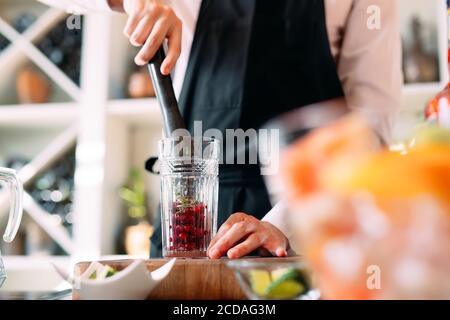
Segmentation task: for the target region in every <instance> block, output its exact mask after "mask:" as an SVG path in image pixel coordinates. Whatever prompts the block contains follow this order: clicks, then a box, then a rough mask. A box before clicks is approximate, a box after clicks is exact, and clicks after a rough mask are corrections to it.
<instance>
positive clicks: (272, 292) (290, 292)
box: [265, 279, 305, 300]
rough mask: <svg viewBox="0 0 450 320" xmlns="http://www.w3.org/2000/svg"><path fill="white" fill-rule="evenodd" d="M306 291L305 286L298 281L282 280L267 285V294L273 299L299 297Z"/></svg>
mask: <svg viewBox="0 0 450 320" xmlns="http://www.w3.org/2000/svg"><path fill="white" fill-rule="evenodd" d="M304 291H305V287H304V286H303V285H302V284H301V283H300V282H298V281H295V280H293V279H291V280H282V281H275V282H273V283H272V284H271V285H270V286H269V287H267V289H266V292H265V296H266V297H269V298H271V299H280V300H281V299H292V298H295V297H298V296H299V295H300V294H301V293H302V292H304Z"/></svg>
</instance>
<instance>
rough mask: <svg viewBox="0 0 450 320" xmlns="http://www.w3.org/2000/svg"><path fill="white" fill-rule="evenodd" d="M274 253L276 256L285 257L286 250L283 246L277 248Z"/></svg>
mask: <svg viewBox="0 0 450 320" xmlns="http://www.w3.org/2000/svg"><path fill="white" fill-rule="evenodd" d="M275 253H276V255H277V256H278V257H286V256H287V252H286V250H285V249H283V248H278V249H277V251H276V252H275Z"/></svg>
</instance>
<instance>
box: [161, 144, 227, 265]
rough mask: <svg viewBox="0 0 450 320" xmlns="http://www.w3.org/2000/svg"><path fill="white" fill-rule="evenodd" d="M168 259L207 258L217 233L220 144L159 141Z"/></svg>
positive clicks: (163, 214)
mask: <svg viewBox="0 0 450 320" xmlns="http://www.w3.org/2000/svg"><path fill="white" fill-rule="evenodd" d="M159 160H160V162H161V169H160V174H161V223H162V246H163V247H162V249H163V256H164V257H190V258H194V257H206V250H207V248H208V245H209V243H210V241H211V239H212V237H213V236H214V235H215V232H216V230H217V206H218V195H219V194H218V192H219V180H218V173H219V142H218V140H216V139H212V138H205V137H199V138H192V137H176V138H169V139H163V140H161V141H160V142H159Z"/></svg>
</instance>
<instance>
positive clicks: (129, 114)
mask: <svg viewBox="0 0 450 320" xmlns="http://www.w3.org/2000/svg"><path fill="white" fill-rule="evenodd" d="M108 114H109V115H110V116H112V117H114V118H117V119H119V120H122V121H127V122H129V123H130V124H132V125H145V124H148V125H161V114H160V110H159V105H158V101H157V100H156V98H148V99H123V100H112V101H110V102H109V103H108Z"/></svg>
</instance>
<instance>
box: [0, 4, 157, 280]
mask: <svg viewBox="0 0 450 320" xmlns="http://www.w3.org/2000/svg"><path fill="white" fill-rule="evenodd" d="M24 10H25V11H28V12H33V13H34V14H36V15H38V19H37V20H36V21H35V23H34V24H33V25H32V26H31V27H30V28H29V29H27V30H26V31H25V32H24V33H22V34H19V33H18V32H17V31H16V30H15V29H13V28H12V27H11V25H10V23H9V21H8V18H10V17H13V16H14V15H16V14H17V13H21V12H23V11H24ZM0 12H1V13H0V34H2V35H4V36H5V37H6V38H8V39H9V40H10V42H11V44H10V46H9V47H7V48H6V49H5V50H3V51H2V52H0V70H2V72H1V74H0V133H1V134H2V137H0V149H1V146H2V144H3V145H8V148H5V149H4V150H0V158H1V157H2V156H6V155H7V153H8V152H9V151H10V150H13V151H14V152H19V153H20V152H21V151H23V153H24V154H26V155H27V156H31V157H32V158H33V160H32V162H31V163H30V165H29V166H27V167H25V168H24V169H23V170H21V172H20V175H21V178H22V180H24V182H27V181H31V179H33V177H34V176H35V175H36V174H38V173H39V172H41V171H42V170H45V169H46V168H47V167H48V166H49V165H50V164H51V163H52V161H54V160H55V159H56V157H57V156H58V154H59V153H60V152H61V151H62V150H66V149H67V148H69V147H70V146H73V145H74V144H75V143H76V146H77V168H76V173H75V188H76V191H75V200H74V206H75V213H74V215H75V218H74V224H73V237H69V236H68V234H66V232H65V231H64V228H62V226H60V225H54V224H52V223H53V222H52V220H51V219H50V214H48V213H46V212H45V211H44V210H42V209H41V208H39V207H37V206H36V203H34V202H33V199H32V198H31V197H30V196H29V195H28V194H27V195H25V211H26V212H27V218H31V219H34V220H36V222H37V224H38V225H39V226H40V227H41V228H42V229H43V230H44V231H45V232H46V233H47V234H48V235H49V236H50V237H51V238H52V239H53V240H54V241H55V242H56V243H58V244H59V245H60V247H62V248H63V249H64V250H65V251H66V253H67V254H68V256H67V258H62V259H63V260H64V259H65V260H64V261H65V263H67V262H69V261H71V262H75V261H79V260H84V259H92V258H98V257H100V256H104V255H110V254H115V253H116V252H115V246H116V243H117V238H118V237H120V231H121V230H120V227H121V226H122V222H123V220H124V218H125V211H124V209H123V206H122V203H121V200H120V199H119V197H118V189H119V187H120V186H122V184H123V183H124V182H125V181H126V179H127V176H128V171H129V169H130V168H131V166H137V167H140V168H141V169H142V170H143V164H144V161H145V159H146V158H147V157H148V156H150V155H155V154H156V152H157V151H156V141H157V140H158V139H159V137H160V135H161V121H160V114H159V108H158V105H157V102H156V99H154V98H148V99H137V100H132V99H125V98H124V96H123V92H124V91H125V90H124V88H126V83H127V81H128V75H129V72H130V68H131V66H132V63H133V62H132V61H133V60H132V58H131V57H132V55H133V48H132V47H131V46H130V45H128V42H127V39H125V38H123V39H118V38H120V37H122V35H121V33H120V32H119V33H117V30H119V29H121V28H123V26H124V23H125V20H124V19H123V17H122V16H120V15H112V14H111V15H109V14H98V13H94V14H88V15H86V16H85V17H84V20H83V21H84V22H83V48H82V63H81V86H80V87H78V86H77V85H76V84H75V83H74V82H73V81H72V80H71V79H70V78H69V77H67V76H66V75H65V74H64V73H63V72H62V71H61V70H59V69H58V68H57V67H56V66H55V65H53V63H52V62H51V61H50V60H49V59H48V58H47V57H46V56H45V55H44V54H42V53H41V52H40V51H39V50H38V49H37V48H36V47H35V43H37V41H39V39H41V38H42V37H43V36H44V35H45V34H46V33H47V32H49V31H50V30H51V29H52V28H53V27H54V26H55V25H56V24H57V23H59V22H60V21H62V19H66V16H67V14H66V13H65V12H63V11H61V10H58V9H54V8H48V7H46V6H44V5H42V4H40V3H38V2H36V1H29V0H15V1H11V0H0ZM118 35H119V36H118ZM98 39H102V40H101V41H99V40H98ZM30 63H32V64H34V65H35V66H36V67H38V68H39V69H40V70H41V71H42V72H43V73H45V75H46V76H47V77H48V78H49V79H50V80H51V81H52V83H53V90H54V94H53V99H52V100H53V101H52V102H49V103H45V104H33V105H18V104H17V102H16V94H15V80H14V79H15V73H16V72H17V70H19V69H20V68H21V67H22V66H23V65H25V64H30ZM23 132H26V135H27V137H28V139H26V138H23ZM28 133H29V134H28ZM6 135H8V137H10V138H11V140H9V138H8V139H7V138H6ZM15 137H20V139H19V138H15ZM147 189H148V192H149V200H150V207H151V208H153V210H154V209H155V208H156V205H157V199H158V197H159V184H158V179H157V177H152V176H150V175H148V181H147ZM6 197H7V195H5V194H4V193H1V192H0V221H1V220H2V219H1V218H2V217H4V213H5V211H7V210H5V207H6V208H7V204H6V203H7V199H6ZM36 259H38V258H35V257H21V258H20V259H17V258H11V259H10V261H13V262H14V263H13V264H12V268H13V269H17V268H18V265H19V264H27V265H32V264H33V262H35V261H37V260H36ZM40 259H41V260H39V261H42V258H40ZM6 261H8V258H6ZM19 262H20V263H19ZM49 266H50V265H49ZM50 267H51V266H50ZM13 272H14V271H13Z"/></svg>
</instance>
